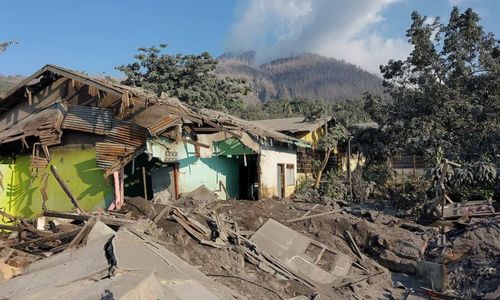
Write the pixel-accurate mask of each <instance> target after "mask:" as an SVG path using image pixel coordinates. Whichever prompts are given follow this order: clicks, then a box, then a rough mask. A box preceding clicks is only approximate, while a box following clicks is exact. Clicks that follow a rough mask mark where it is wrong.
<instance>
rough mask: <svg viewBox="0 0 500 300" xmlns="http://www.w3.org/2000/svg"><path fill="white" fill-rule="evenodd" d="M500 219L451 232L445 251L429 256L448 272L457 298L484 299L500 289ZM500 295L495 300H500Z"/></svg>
mask: <svg viewBox="0 0 500 300" xmlns="http://www.w3.org/2000/svg"><path fill="white" fill-rule="evenodd" d="M499 221H500V218H499V217H496V218H488V219H473V220H472V221H471V222H470V223H469V224H467V226H466V227H465V228H463V229H459V230H454V231H450V232H449V233H448V242H447V244H446V247H445V248H444V249H443V247H436V248H434V249H432V250H431V251H429V253H428V256H429V257H430V259H432V260H434V261H435V262H439V263H443V264H445V266H446V268H447V271H448V272H447V282H448V288H449V289H450V290H452V291H453V292H454V294H455V295H461V296H467V297H473V296H481V297H483V296H485V295H487V294H488V293H492V292H494V291H495V290H496V289H498V287H499V286H500V255H499V253H500V223H499ZM497 297H500V293H498V292H497V296H496V297H495V298H493V299H498V298H497Z"/></svg>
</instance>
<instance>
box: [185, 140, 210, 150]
mask: <svg viewBox="0 0 500 300" xmlns="http://www.w3.org/2000/svg"><path fill="white" fill-rule="evenodd" d="M182 141H183V142H186V143H188V144H191V145H195V146H199V147H203V148H207V149H209V148H210V145H207V144H203V143H200V142H198V141H193V140H190V139H186V138H182Z"/></svg>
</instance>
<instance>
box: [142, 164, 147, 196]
mask: <svg viewBox="0 0 500 300" xmlns="http://www.w3.org/2000/svg"><path fill="white" fill-rule="evenodd" d="M142 183H143V184H144V199H146V200H148V185H147V182H146V168H145V167H142Z"/></svg>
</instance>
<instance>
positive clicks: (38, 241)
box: [10, 228, 80, 248]
mask: <svg viewBox="0 0 500 300" xmlns="http://www.w3.org/2000/svg"><path fill="white" fill-rule="evenodd" d="M78 232H80V228H78V229H76V230H71V231H67V232H60V233H54V234H52V235H50V236H44V237H41V238H38V239H35V240H30V241H26V242H21V243H17V244H14V245H11V246H10V247H12V248H23V247H26V246H29V245H33V244H35V245H39V244H43V243H45V242H49V241H53V240H60V239H66V238H70V237H72V236H75V235H77V234H78Z"/></svg>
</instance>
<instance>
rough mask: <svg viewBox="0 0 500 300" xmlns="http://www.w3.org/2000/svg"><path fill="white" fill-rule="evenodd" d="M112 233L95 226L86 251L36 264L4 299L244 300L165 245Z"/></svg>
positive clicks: (4, 291) (2, 290) (1, 287)
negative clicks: (112, 272)
mask: <svg viewBox="0 0 500 300" xmlns="http://www.w3.org/2000/svg"><path fill="white" fill-rule="evenodd" d="M103 225H104V224H103ZM104 226H106V225H104ZM106 227H107V226H106ZM108 229H109V230H108ZM108 229H107V228H105V227H103V226H101V225H97V227H95V230H94V232H93V233H92V235H91V236H89V240H88V243H87V244H86V245H85V246H82V247H80V248H78V249H73V250H71V251H67V252H62V253H59V254H57V255H54V256H51V257H49V258H47V259H44V260H41V261H38V262H35V263H33V264H32V265H31V266H30V267H29V269H28V270H27V271H26V272H25V273H24V274H22V275H21V276H19V277H15V278H13V279H11V280H9V281H7V282H5V283H2V284H0V299H3V298H6V299H11V300H15V299H54V300H60V299H73V300H80V299H82V300H87V299H89V300H90V299H103V300H108V299H109V300H111V299H116V300H118V299H120V300H139V299H179V300H180V299H194V300H201V299H209V300H211V299H214V300H215V299H227V300H229V299H235V298H237V299H245V297H243V296H241V295H239V294H238V293H237V292H234V291H232V290H230V289H229V288H227V287H224V286H222V285H220V284H218V283H216V282H214V281H213V280H212V279H210V278H208V277H207V276H205V275H204V274H203V273H201V272H200V271H199V270H198V269H196V268H195V267H193V266H191V265H189V264H188V263H186V262H185V261H183V260H181V259H180V258H179V257H177V256H176V255H175V254H173V253H172V252H170V251H169V250H168V249H166V248H165V247H164V246H163V245H162V244H161V242H159V241H154V240H153V239H151V238H150V237H148V236H146V235H144V234H142V235H141V234H140V233H137V235H135V234H134V233H132V232H131V231H129V230H128V229H125V228H122V229H120V230H119V231H118V232H116V233H115V232H114V231H113V233H112V232H111V231H112V230H111V229H110V228H108ZM110 230H111V231H110ZM115 266H117V267H118V268H117V269H116V270H117V271H116V272H115V273H114V274H113V276H109V275H110V273H109V270H110V268H111V267H115Z"/></svg>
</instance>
